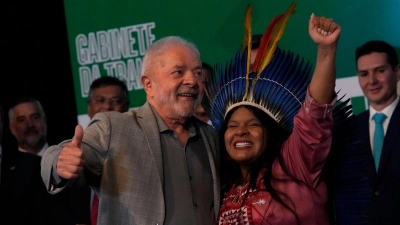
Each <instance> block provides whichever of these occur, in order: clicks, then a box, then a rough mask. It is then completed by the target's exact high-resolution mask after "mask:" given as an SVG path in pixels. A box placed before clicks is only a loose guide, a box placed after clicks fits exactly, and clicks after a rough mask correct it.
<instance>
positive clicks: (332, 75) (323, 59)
mask: <svg viewBox="0 0 400 225" xmlns="http://www.w3.org/2000/svg"><path fill="white" fill-rule="evenodd" d="M340 31H341V28H340V26H339V24H337V23H336V22H334V21H333V20H332V19H331V18H326V17H324V16H321V17H316V16H315V15H314V13H313V14H312V15H311V18H310V21H309V25H308V32H309V34H310V37H311V39H312V40H313V41H314V42H315V44H316V45H317V60H316V65H315V70H314V74H313V77H312V79H311V83H310V93H311V96H312V97H313V99H314V100H315V101H316V102H318V103H320V104H327V103H331V102H332V100H333V98H334V97H335V96H336V94H335V82H336V68H335V56H336V48H337V43H338V40H339V36H340Z"/></svg>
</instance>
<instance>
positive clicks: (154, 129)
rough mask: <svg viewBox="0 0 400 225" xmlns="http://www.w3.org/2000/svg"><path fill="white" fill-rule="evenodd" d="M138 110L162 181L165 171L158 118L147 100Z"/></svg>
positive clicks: (139, 120)
mask: <svg viewBox="0 0 400 225" xmlns="http://www.w3.org/2000/svg"><path fill="white" fill-rule="evenodd" d="M137 112H138V122H139V124H140V126H141V127H142V130H143V133H144V135H145V137H146V139H147V144H148V147H149V149H150V151H151V153H152V155H153V159H154V161H155V163H156V165H157V170H158V174H159V176H160V179H161V181H163V180H164V175H163V174H164V172H163V160H162V152H161V140H160V134H159V131H158V125H157V121H156V118H155V116H154V114H153V111H152V110H151V107H150V105H149V103H148V102H146V103H145V104H144V105H143V106H142V107H140V108H138V109H137Z"/></svg>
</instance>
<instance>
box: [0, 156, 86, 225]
mask: <svg viewBox="0 0 400 225" xmlns="http://www.w3.org/2000/svg"><path fill="white" fill-rule="evenodd" d="M4 150H5V149H3V151H4ZM40 161H41V157H39V156H37V155H33V154H30V153H23V152H20V151H14V153H12V154H6V155H5V157H4V158H3V160H2V176H1V189H0V191H1V194H0V195H1V199H0V201H1V203H0V204H1V206H2V211H1V215H0V224H8V223H10V224H20V225H25V224H29V225H39V224H40V225H73V224H77V223H86V224H89V219H90V217H89V215H90V212H89V198H90V192H89V189H83V188H69V189H68V190H67V191H66V192H65V193H60V194H58V195H51V194H49V193H48V192H47V190H46V187H45V185H44V183H43V181H42V178H41V176H40ZM15 215H17V216H15Z"/></svg>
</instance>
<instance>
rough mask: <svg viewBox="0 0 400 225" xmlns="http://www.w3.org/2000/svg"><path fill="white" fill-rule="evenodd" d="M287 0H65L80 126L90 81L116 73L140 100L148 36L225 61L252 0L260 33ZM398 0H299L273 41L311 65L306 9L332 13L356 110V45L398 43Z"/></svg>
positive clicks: (344, 82) (346, 87) (341, 86)
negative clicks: (179, 40) (180, 40)
mask: <svg viewBox="0 0 400 225" xmlns="http://www.w3.org/2000/svg"><path fill="white" fill-rule="evenodd" d="M291 2H292V1H289V0H279V1H278V0H275V1H271V0H258V1H257V0H255V1H240V0H238V1H232V0H218V1H215V0H201V1H200V0H175V1H163V0H153V1H126V0H115V1H105V0H85V1H78V0H66V1H64V5H65V12H66V21H67V29H68V40H69V47H70V54H71V63H72V65H71V66H72V71H73V74H72V75H73V80H74V87H75V98H76V104H77V110H78V121H79V124H81V125H83V126H85V125H86V124H87V123H88V122H89V117H88V116H87V96H88V92H89V86H90V84H91V82H92V81H93V80H94V79H96V78H98V77H100V76H114V77H119V78H121V79H124V80H125V81H126V82H127V85H128V90H129V92H130V96H129V97H130V101H131V105H130V107H131V108H135V107H138V106H140V105H142V104H143V103H144V102H145V93H144V90H143V87H142V85H141V83H140V76H141V65H142V59H143V55H144V52H145V50H146V49H147V47H148V46H149V45H150V44H152V43H153V42H154V41H156V40H158V39H160V38H162V37H165V36H169V35H178V36H182V37H185V38H187V39H189V40H191V41H193V42H194V43H195V44H196V45H197V46H198V48H199V50H200V53H201V59H202V60H203V61H205V62H208V63H210V64H215V63H218V62H226V61H227V60H228V59H229V58H230V57H232V56H233V55H234V54H235V52H236V51H237V50H238V49H239V47H240V45H241V43H242V39H243V34H244V25H243V21H244V13H245V9H246V6H247V4H249V3H252V4H253V13H252V15H253V16H252V18H253V23H252V24H253V26H252V27H253V33H263V32H264V29H265V28H266V27H267V25H268V23H269V21H270V20H271V19H272V18H273V17H275V16H276V15H278V14H280V13H283V12H284V11H285V10H286V8H287V7H288V6H289V5H290V3H291ZM399 9H400V1H399V0H381V1H375V0H364V1H359V0H336V1H319V0H302V1H298V2H297V6H296V8H295V10H296V12H295V14H294V15H292V16H291V18H290V19H289V22H288V24H287V27H286V30H285V33H284V35H283V37H282V39H281V41H280V42H279V46H280V47H281V48H283V49H290V50H291V51H293V52H295V53H299V54H300V55H301V56H303V57H304V59H305V60H308V61H311V62H312V63H314V61H315V54H316V47H315V45H314V44H313V42H312V41H311V39H310V38H309V36H308V30H307V26H308V19H309V17H310V15H311V13H313V12H314V13H315V14H316V15H317V16H322V15H324V16H327V17H331V18H333V19H334V20H335V21H337V22H338V23H339V24H340V25H341V27H342V35H341V39H340V43H339V47H338V52H337V74H338V82H337V90H341V92H342V93H346V96H347V97H352V103H353V105H354V106H355V107H354V112H355V113H358V112H361V111H362V110H364V109H365V108H366V107H367V105H366V101H365V100H364V98H363V97H362V92H361V89H360V88H359V85H358V80H357V77H356V76H355V75H356V66H355V59H354V51H355V48H356V47H357V46H359V45H361V44H362V43H364V42H366V41H368V40H371V39H382V40H386V41H387V42H389V43H390V44H392V45H393V46H395V47H396V48H397V49H399V47H400V29H399V25H398V21H400V13H398V10H399Z"/></svg>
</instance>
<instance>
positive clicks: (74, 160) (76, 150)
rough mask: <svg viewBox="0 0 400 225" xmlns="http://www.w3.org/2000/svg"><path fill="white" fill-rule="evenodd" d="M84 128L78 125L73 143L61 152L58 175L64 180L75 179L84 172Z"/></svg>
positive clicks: (58, 161)
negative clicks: (82, 145)
mask: <svg viewBox="0 0 400 225" xmlns="http://www.w3.org/2000/svg"><path fill="white" fill-rule="evenodd" d="M82 139H83V128H82V126H81V125H77V126H76V128H75V135H74V137H73V138H72V141H71V142H70V143H69V144H67V145H66V146H65V147H64V148H63V149H62V151H61V153H60V155H59V156H58V160H57V174H58V175H59V176H60V177H62V178H64V179H68V180H69V179H75V178H77V177H78V176H79V175H80V174H81V173H82V172H83V166H84V165H85V156H84V155H83V152H82V149H81V143H82Z"/></svg>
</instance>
